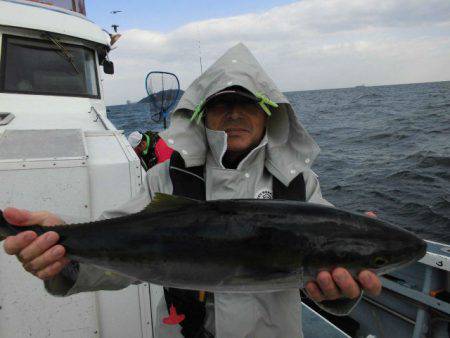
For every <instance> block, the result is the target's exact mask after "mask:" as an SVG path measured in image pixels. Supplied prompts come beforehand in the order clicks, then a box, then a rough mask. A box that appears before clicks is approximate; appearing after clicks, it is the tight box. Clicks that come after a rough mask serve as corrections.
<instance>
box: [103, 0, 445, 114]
mask: <svg viewBox="0 0 450 338" xmlns="http://www.w3.org/2000/svg"><path fill="white" fill-rule="evenodd" d="M121 33H122V34H123V36H122V38H121V39H120V40H119V42H118V43H117V47H116V49H114V50H113V51H112V52H111V55H110V57H111V60H112V61H114V63H115V69H116V73H115V75H113V76H108V75H103V77H104V81H103V84H104V87H105V98H106V103H107V104H108V105H112V104H122V103H125V101H126V100H131V101H136V100H139V99H141V98H142V97H144V96H146V92H145V88H144V79H145V76H146V74H147V73H148V72H149V71H151V70H165V71H170V72H174V73H176V74H177V75H178V76H179V78H180V82H181V87H182V88H183V89H184V88H186V87H187V86H189V84H190V83H191V82H192V81H193V80H194V79H195V78H196V77H197V76H199V75H200V66H199V43H198V41H200V44H201V55H202V58H203V67H204V69H206V68H207V67H208V66H209V65H211V64H212V63H213V62H214V61H215V60H216V59H217V58H218V57H220V55H221V54H223V53H224V52H225V51H226V50H227V49H228V48H230V47H232V46H233V45H235V44H237V43H238V42H243V43H244V44H246V45H247V46H248V47H249V48H250V49H251V50H252V52H253V53H254V54H255V56H256V57H257V59H258V60H259V62H260V63H261V64H262V66H263V67H265V69H266V71H267V72H268V74H269V75H270V76H271V77H272V78H273V79H274V80H275V82H276V83H277V85H278V87H279V88H280V89H281V90H283V91H292V90H308V89H322V88H340V87H351V86H356V85H361V84H365V85H382V84H399V83H413V82H428V81H443V80H450V1H449V0H423V1H419V0H364V1H362V0H333V1H325V0H304V1H299V2H295V3H291V4H287V5H282V6H278V7H274V8H271V9H268V10H265V11H261V10H260V11H258V12H256V13H248V14H243V15H238V16H231V17H223V18H214V19H208V20H201V21H196V22H191V23H188V24H184V25H182V26H180V27H178V28H175V29H173V30H170V31H166V32H162V31H161V32H160V31H156V30H144V29H140V28H139V27H136V28H134V29H129V30H126V31H123V32H121Z"/></svg>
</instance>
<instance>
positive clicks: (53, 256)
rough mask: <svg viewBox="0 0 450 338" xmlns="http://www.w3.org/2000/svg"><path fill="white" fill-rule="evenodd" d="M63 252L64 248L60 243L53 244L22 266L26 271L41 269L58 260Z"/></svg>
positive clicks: (32, 271) (64, 251)
mask: <svg viewBox="0 0 450 338" xmlns="http://www.w3.org/2000/svg"><path fill="white" fill-rule="evenodd" d="M65 253H66V250H65V249H64V247H63V246H62V245H55V246H53V247H52V248H50V249H49V250H47V251H45V252H44V253H43V254H41V255H39V256H37V257H36V258H35V259H33V260H30V261H28V263H26V264H24V266H23V267H24V269H25V270H27V271H28V272H31V273H34V272H36V271H40V270H43V269H45V268H47V267H48V266H50V265H52V264H53V263H55V262H56V261H58V260H60V259H61V258H63V256H64V255H65Z"/></svg>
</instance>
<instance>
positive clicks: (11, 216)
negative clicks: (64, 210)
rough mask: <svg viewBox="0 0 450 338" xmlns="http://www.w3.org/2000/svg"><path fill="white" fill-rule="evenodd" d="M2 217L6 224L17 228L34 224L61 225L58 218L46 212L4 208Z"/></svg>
mask: <svg viewBox="0 0 450 338" xmlns="http://www.w3.org/2000/svg"><path fill="white" fill-rule="evenodd" d="M3 217H4V218H5V219H6V221H7V222H8V223H11V224H13V225H18V226H28V225H36V224H39V225H43V226H53V225H57V224H62V223H63V222H62V220H61V219H60V218H59V217H58V216H56V215H54V214H52V213H50V212H48V211H35V212H31V211H28V210H23V209H17V208H6V209H5V210H4V211H3Z"/></svg>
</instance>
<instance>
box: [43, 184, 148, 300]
mask: <svg viewBox="0 0 450 338" xmlns="http://www.w3.org/2000/svg"><path fill="white" fill-rule="evenodd" d="M150 201H151V199H150V195H149V192H148V187H147V186H144V188H143V189H141V191H140V193H139V194H138V195H137V196H136V197H135V198H133V199H132V200H130V201H129V202H127V203H126V204H124V205H123V206H121V207H120V208H117V209H115V210H111V211H105V212H104V213H103V214H102V215H101V216H100V218H99V219H107V218H114V217H119V216H123V215H127V214H131V213H136V212H139V211H140V210H142V209H143V208H144V207H145V206H146V205H147V204H148V203H150ZM63 219H64V217H63ZM64 221H66V223H73V222H69V221H68V220H67V219H64ZM134 283H139V282H138V281H135V280H133V279H130V278H129V277H127V276H123V275H119V274H117V273H115V272H112V271H109V270H105V269H102V268H99V267H96V266H93V265H88V264H82V263H80V264H78V263H74V262H73V263H71V264H69V265H68V266H66V267H65V268H64V269H63V270H62V271H61V273H60V274H58V275H57V276H55V277H54V278H52V279H50V280H47V281H45V282H44V285H45V289H46V290H47V291H48V292H49V293H50V294H52V295H54V296H70V295H73V294H75V293H79V292H87V291H98V290H119V289H123V288H125V287H127V286H129V285H130V284H134Z"/></svg>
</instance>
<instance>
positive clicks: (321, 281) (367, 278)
mask: <svg viewBox="0 0 450 338" xmlns="http://www.w3.org/2000/svg"><path fill="white" fill-rule="evenodd" d="M358 281H359V283H360V285H361V286H362V288H363V290H364V291H365V292H367V293H368V294H370V295H372V296H377V295H379V294H380V292H381V281H380V279H379V278H378V277H377V275H375V274H374V273H373V272H371V271H369V270H364V271H361V272H360V273H359V274H358ZM306 291H307V292H308V295H309V296H310V297H311V298H312V299H313V300H315V301H316V302H322V301H324V300H336V299H338V298H341V297H346V298H350V299H356V298H358V297H359V295H360V293H361V289H360V287H359V285H358V283H357V282H356V281H355V279H353V277H352V275H351V274H350V272H348V271H347V270H346V269H344V268H336V269H334V270H333V271H332V272H331V273H330V272H328V271H321V272H320V273H319V274H318V275H317V279H316V281H315V282H308V283H307V284H306Z"/></svg>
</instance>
